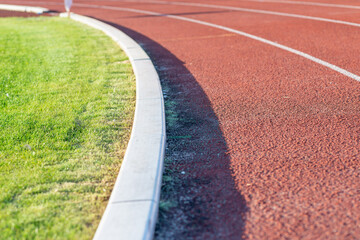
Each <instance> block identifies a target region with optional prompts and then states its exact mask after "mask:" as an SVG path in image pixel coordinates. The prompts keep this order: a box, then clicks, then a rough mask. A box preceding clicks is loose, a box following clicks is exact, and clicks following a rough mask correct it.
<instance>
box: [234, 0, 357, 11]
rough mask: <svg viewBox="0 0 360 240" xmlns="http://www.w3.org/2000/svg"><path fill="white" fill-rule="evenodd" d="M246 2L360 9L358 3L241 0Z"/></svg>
mask: <svg viewBox="0 0 360 240" xmlns="http://www.w3.org/2000/svg"><path fill="white" fill-rule="evenodd" d="M241 1H246V2H263V3H267V2H269V3H286V4H297V5H310V6H320V7H335V8H350V9H360V6H356V5H345V4H335V3H319V2H302V1H286V0H284V1H282V0H241Z"/></svg>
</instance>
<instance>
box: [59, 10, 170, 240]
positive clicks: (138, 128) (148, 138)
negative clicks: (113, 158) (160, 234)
mask: <svg viewBox="0 0 360 240" xmlns="http://www.w3.org/2000/svg"><path fill="white" fill-rule="evenodd" d="M61 16H62V17H65V16H67V14H66V13H65V14H61ZM71 19H73V20H75V21H78V22H81V23H84V24H87V25H89V26H91V27H93V28H96V29H99V30H101V31H103V32H104V33H105V34H107V35H108V36H110V37H111V38H112V39H113V40H114V41H115V42H116V43H117V44H119V46H120V47H121V48H122V49H123V50H124V51H125V53H126V54H127V55H128V57H129V59H130V61H131V64H132V66H133V69H134V73H135V76H136V109H135V118H134V123H133V129H132V133H131V138H130V141H129V144H128V147H127V150H126V153H125V157H124V160H123V163H122V165H121V169H120V173H119V175H118V178H117V180H116V182H115V186H114V189H113V191H112V194H111V197H110V200H109V203H108V205H107V207H106V210H105V213H104V215H103V217H102V219H101V222H100V224H99V227H98V229H97V231H96V234H95V236H94V239H99V240H100V239H101V240H104V239H126V240H128V239H132V240H135V239H152V238H153V235H154V230H155V224H156V219H157V214H158V208H159V199H160V188H161V178H162V172H163V162H164V153H165V142H166V131H165V110H164V99H163V95H162V90H161V85H160V80H159V76H158V74H157V72H156V70H155V68H154V65H153V64H152V62H151V60H150V58H149V56H148V55H147V54H146V53H145V52H144V50H143V49H142V48H141V47H140V46H139V45H138V44H137V43H136V42H135V41H134V40H133V39H131V38H130V37H129V36H127V35H126V34H124V33H123V32H121V31H119V30H118V29H116V28H114V27H112V26H110V25H108V24H105V23H103V22H101V21H98V20H95V19H92V18H89V17H84V16H80V15H77V14H71Z"/></svg>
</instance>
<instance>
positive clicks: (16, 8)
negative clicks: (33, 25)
mask: <svg viewBox="0 0 360 240" xmlns="http://www.w3.org/2000/svg"><path fill="white" fill-rule="evenodd" d="M0 9H1V10H8V11H17V12H31V13H37V14H42V13H44V12H49V9H47V8H42V7H29V6H18V5H9V4H0Z"/></svg>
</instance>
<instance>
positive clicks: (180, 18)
mask: <svg viewBox="0 0 360 240" xmlns="http://www.w3.org/2000/svg"><path fill="white" fill-rule="evenodd" d="M38 4H48V3H46V2H38ZM56 5H58V4H56ZM74 6H78V7H88V8H102V9H109V10H116V11H125V12H135V13H142V14H149V15H154V16H163V17H168V18H173V19H178V20H182V21H187V22H193V23H197V24H201V25H205V26H209V27H213V28H218V29H221V30H224V31H228V32H232V33H236V34H239V35H241V36H244V37H248V38H251V39H254V40H257V41H260V42H262V43H266V44H269V45H271V46H274V47H277V48H280V49H283V50H285V51H288V52H291V53H294V54H296V55H299V56H301V57H304V58H306V59H309V60H311V61H313V62H316V63H318V64H320V65H323V66H325V67H328V68H330V69H332V70H334V71H336V72H338V73H341V74H343V75H345V76H347V77H349V78H352V79H354V80H356V81H359V82H360V76H358V75H356V74H354V73H351V72H349V71H347V70H345V69H343V68H340V67H338V66H336V65H334V64H331V63H328V62H326V61H324V60H321V59H319V58H316V57H313V56H311V55H309V54H307V53H304V52H301V51H299V50H296V49H293V48H290V47H287V46H285V45H282V44H279V43H276V42H273V41H270V40H267V39H265V38H262V37H258V36H255V35H252V34H249V33H246V32H242V31H239V30H235V29H232V28H229V27H225V26H221V25H218V24H213V23H209V22H204V21H200V20H196V19H192V18H187V17H180V16H174V15H171V14H162V13H157V12H151V11H145V10H139V9H133V8H122V7H111V6H101V5H93V4H82V3H76V4H74Z"/></svg>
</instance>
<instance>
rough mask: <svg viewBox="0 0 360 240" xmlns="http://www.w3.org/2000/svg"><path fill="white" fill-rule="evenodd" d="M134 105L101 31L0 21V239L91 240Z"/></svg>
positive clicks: (120, 58) (131, 84)
mask: <svg viewBox="0 0 360 240" xmlns="http://www.w3.org/2000/svg"><path fill="white" fill-rule="evenodd" d="M134 108H135V77H134V76H133V74H132V69H131V65H130V63H129V61H128V60H127V57H126V55H125V54H124V53H123V52H122V51H121V50H120V49H119V47H118V46H117V45H116V44H115V43H114V42H113V41H112V40H111V39H110V38H108V37H107V36H105V35H104V34H103V33H101V32H100V31H97V30H93V29H91V28H89V27H87V26H84V25H82V24H80V23H76V22H73V21H71V20H68V19H62V18H43V17H40V18H5V19H0V189H1V191H0V239H91V238H92V236H93V234H94V233H95V230H96V228H97V225H98V223H99V221H100V218H101V216H102V213H103V211H104V209H105V207H106V204H107V200H108V197H109V195H110V192H111V189H112V186H113V183H114V181H115V178H116V175H117V173H118V171H119V168H120V163H121V160H122V158H123V154H124V151H125V148H126V145H127V141H128V139H129V137H130V130H131V125H132V120H133V112H134Z"/></svg>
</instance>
